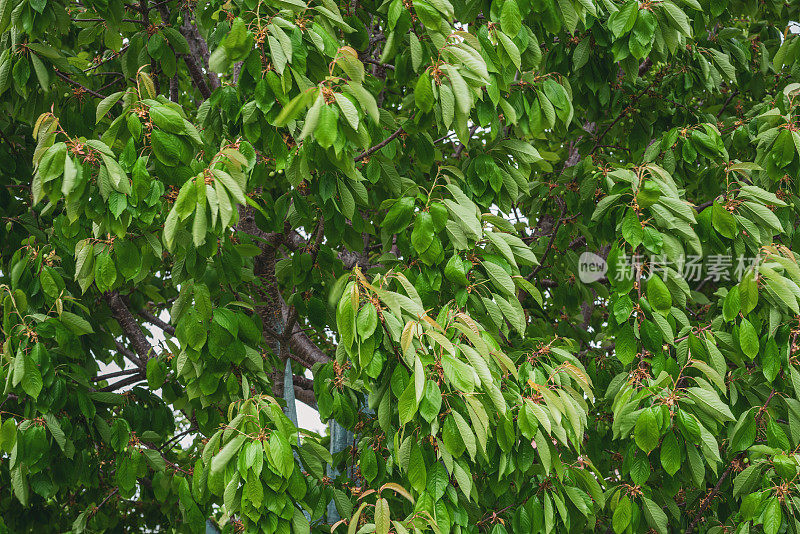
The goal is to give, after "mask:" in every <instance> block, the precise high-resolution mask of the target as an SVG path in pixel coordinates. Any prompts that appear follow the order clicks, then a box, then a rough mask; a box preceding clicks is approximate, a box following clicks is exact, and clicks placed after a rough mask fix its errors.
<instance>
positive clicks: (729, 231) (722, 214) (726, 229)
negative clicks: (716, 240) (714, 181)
mask: <svg viewBox="0 0 800 534" xmlns="http://www.w3.org/2000/svg"><path fill="white" fill-rule="evenodd" d="M711 209H712V212H711V220H712V221H713V224H714V229H715V230H716V231H717V232H719V234H720V235H721V236H723V237H727V238H728V239H733V238H734V237H735V236H736V234H737V233H738V229H737V226H736V217H734V216H733V214H732V213H731V212H729V211H728V210H726V209H725V208H724V207H723V206H722V205H721V204H719V203H718V202H714V206H713V207H712V208H711Z"/></svg>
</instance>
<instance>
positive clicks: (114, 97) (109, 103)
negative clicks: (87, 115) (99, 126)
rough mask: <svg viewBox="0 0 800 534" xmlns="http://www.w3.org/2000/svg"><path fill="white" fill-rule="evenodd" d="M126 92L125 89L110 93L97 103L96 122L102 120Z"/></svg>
mask: <svg viewBox="0 0 800 534" xmlns="http://www.w3.org/2000/svg"><path fill="white" fill-rule="evenodd" d="M124 94H125V91H118V92H116V93H113V94H110V95H108V96H107V97H105V98H104V99H103V100H101V101H100V102H99V103H98V104H97V111H96V112H95V123H98V122H100V119H102V118H103V117H104V116H105V114H106V113H108V111H109V110H110V109H111V108H112V107H114V104H116V103H117V102H118V101H119V99H120V98H122V96H123V95H124Z"/></svg>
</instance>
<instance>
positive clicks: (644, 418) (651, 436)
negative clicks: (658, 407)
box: [634, 408, 660, 454]
mask: <svg viewBox="0 0 800 534" xmlns="http://www.w3.org/2000/svg"><path fill="white" fill-rule="evenodd" d="M659 437H660V431H659V429H658V423H657V422H656V416H655V413H654V412H653V410H652V409H650V408H645V409H644V410H642V411H641V413H639V417H638V418H637V419H636V425H635V428H634V438H635V440H636V445H638V446H639V448H640V449H642V450H643V451H644V452H646V453H648V454H649V453H650V451H652V450H653V449H655V448H656V447H657V446H658V439H659Z"/></svg>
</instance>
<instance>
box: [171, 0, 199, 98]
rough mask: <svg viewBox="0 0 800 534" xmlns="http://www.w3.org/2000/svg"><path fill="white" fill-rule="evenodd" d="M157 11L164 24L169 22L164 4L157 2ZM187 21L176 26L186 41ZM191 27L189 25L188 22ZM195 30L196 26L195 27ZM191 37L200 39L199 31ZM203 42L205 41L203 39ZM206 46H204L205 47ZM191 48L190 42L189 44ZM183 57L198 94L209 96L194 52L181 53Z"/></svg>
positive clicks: (187, 39) (187, 38)
mask: <svg viewBox="0 0 800 534" xmlns="http://www.w3.org/2000/svg"><path fill="white" fill-rule="evenodd" d="M158 12H159V13H160V14H161V18H162V20H163V21H164V23H165V24H169V19H170V13H169V8H168V7H167V5H166V4H158ZM187 24H189V23H188V22H187V23H186V24H184V25H182V26H180V27H179V28H178V31H179V32H180V33H181V35H183V36H184V37H185V38H186V41H187V42H190V40H189V35H187V33H188V32H187V31H186V29H185V28H186V27H187ZM189 26H190V27H191V25H190V24H189ZM195 30H196V28H195ZM191 37H192V39H197V38H199V39H201V40H202V37H200V34H199V32H198V33H197V35H191ZM204 42H205V41H204ZM207 48H208V47H206V49H207ZM189 49H190V50H191V49H192V47H191V44H190V46H189ZM181 57H183V61H184V63H186V68H187V69H188V70H189V75H190V76H191V77H192V81H193V82H194V85H195V87H197V89H198V90H199V91H200V94H201V95H202V96H203V100H205V99H206V98H208V97H210V96H211V90H210V89H209V88H208V84H207V83H206V78H205V76H204V75H203V71H202V70H200V66H199V65H198V61H197V58H196V57H195V55H194V54H181Z"/></svg>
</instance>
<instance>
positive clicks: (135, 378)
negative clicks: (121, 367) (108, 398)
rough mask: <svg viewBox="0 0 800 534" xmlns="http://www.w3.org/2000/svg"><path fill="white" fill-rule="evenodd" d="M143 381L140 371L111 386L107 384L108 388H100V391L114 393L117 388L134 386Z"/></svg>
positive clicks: (142, 374)
mask: <svg viewBox="0 0 800 534" xmlns="http://www.w3.org/2000/svg"><path fill="white" fill-rule="evenodd" d="M144 379H145V377H144V373H143V372H142V371H139V372H138V373H136V374H135V375H133V376H129V377H128V378H124V379H122V380H120V381H119V382H115V383H113V384H109V385H108V386H106V387H104V388H100V391H116V390H118V389H119V388H124V387H125V386H130V385H131V384H135V383H136V382H141V381H142V380H144Z"/></svg>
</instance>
